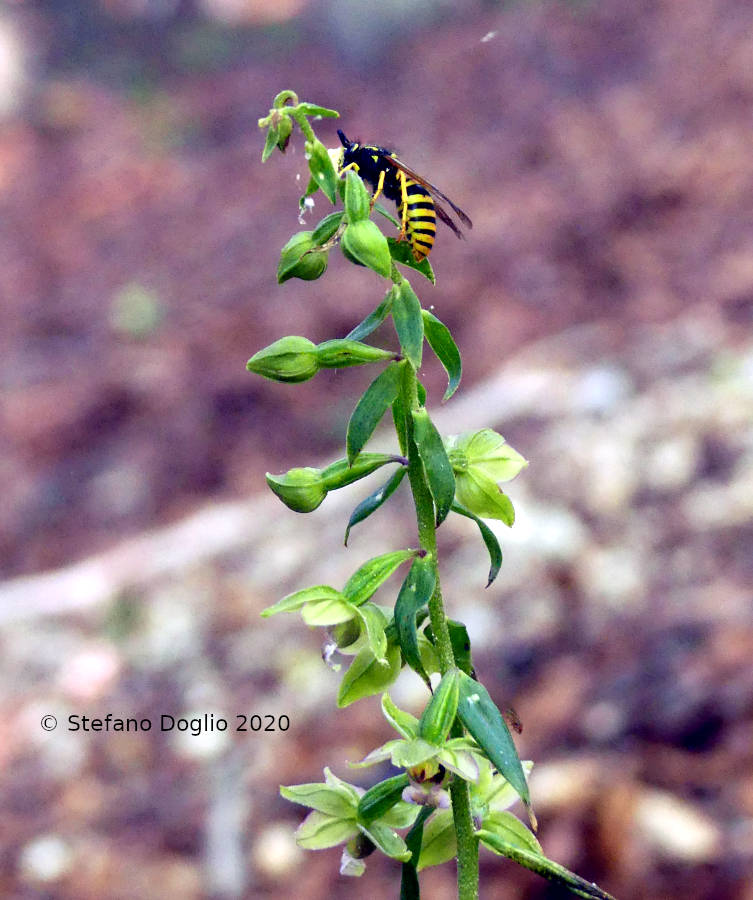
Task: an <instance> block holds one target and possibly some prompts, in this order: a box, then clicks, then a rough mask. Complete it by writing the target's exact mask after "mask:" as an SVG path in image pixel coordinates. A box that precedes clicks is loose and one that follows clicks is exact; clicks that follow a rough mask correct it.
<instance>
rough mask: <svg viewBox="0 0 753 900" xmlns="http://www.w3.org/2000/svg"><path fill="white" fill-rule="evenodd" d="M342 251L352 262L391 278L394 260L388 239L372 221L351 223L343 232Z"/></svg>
mask: <svg viewBox="0 0 753 900" xmlns="http://www.w3.org/2000/svg"><path fill="white" fill-rule="evenodd" d="M340 249H341V250H342V251H343V253H344V254H345V256H346V257H347V258H348V259H349V260H350V261H351V262H354V263H357V264H358V265H359V266H368V267H369V268H370V269H373V270H374V271H375V272H377V273H378V274H379V275H383V276H384V277H385V278H389V277H390V272H391V271H392V258H391V257H390V248H389V246H388V244H387V238H386V237H385V236H384V235H383V234H382V232H381V231H380V230H379V229H378V228H377V226H376V225H375V224H374V223H373V222H372V221H371V220H370V219H364V220H363V221H359V222H351V223H350V224H349V225H348V227H347V228H346V229H345V231H344V232H343V236H342V240H341V241H340Z"/></svg>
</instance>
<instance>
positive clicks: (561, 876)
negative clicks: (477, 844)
mask: <svg viewBox="0 0 753 900" xmlns="http://www.w3.org/2000/svg"><path fill="white" fill-rule="evenodd" d="M476 834H477V836H478V838H479V840H480V841H482V842H483V843H484V844H485V845H486V846H487V847H488V848H489V849H490V850H493V851H494V852H495V853H498V854H500V856H506V857H507V858H508V859H512V860H513V861H514V862H516V863H518V865H520V866H523V867H524V868H526V869H530V870H531V871H532V872H536V873H537V874H538V875H542V876H543V877H544V878H548V879H549V880H550V881H554V882H555V883H557V884H562V885H564V886H565V887H566V888H567V889H568V890H569V891H571V892H572V893H573V894H576V895H577V896H578V897H586V898H588V900H614V897H612V895H611V894H608V893H607V892H606V891H602V890H601V888H599V887H597V886H596V885H595V884H593V883H591V882H590V881H586V880H585V878H581V877H580V876H579V875H576V874H575V873H574V872H571V871H570V870H569V869H566V868H565V867H564V866H561V865H560V864H559V863H556V862H554V861H553V860H551V859H547V857H546V856H544V855H542V854H540V853H534V852H532V851H531V850H528V849H523V848H522V847H520V846H518V845H517V844H513V843H510V842H508V841H505V840H503V839H502V838H501V837H500V836H499V835H498V834H495V833H493V832H491V831H488V830H487V829H486V828H482V829H481V830H480V831H477V832H476Z"/></svg>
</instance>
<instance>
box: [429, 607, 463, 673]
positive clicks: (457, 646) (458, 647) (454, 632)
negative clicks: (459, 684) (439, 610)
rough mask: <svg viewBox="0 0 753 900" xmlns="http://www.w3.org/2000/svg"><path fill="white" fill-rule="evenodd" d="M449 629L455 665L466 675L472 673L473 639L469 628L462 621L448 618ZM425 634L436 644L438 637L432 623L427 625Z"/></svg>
mask: <svg viewBox="0 0 753 900" xmlns="http://www.w3.org/2000/svg"><path fill="white" fill-rule="evenodd" d="M447 629H448V631H449V632H450V643H451V644H452V655H453V656H454V657H455V665H456V666H457V667H458V668H459V669H460V670H461V671H463V672H465V674H466V675H472V674H473V663H472V662H471V639H470V638H469V637H468V629H467V628H466V627H465V625H463V623H462V622H456V621H455V620H454V619H448V620H447ZM424 635H425V636H426V637H427V638H428V639H429V640H430V641H431V643H432V644H434V645H436V638H435V637H434V631H433V630H432V627H431V625H427V626H426V628H425V629H424Z"/></svg>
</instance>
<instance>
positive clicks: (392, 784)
mask: <svg viewBox="0 0 753 900" xmlns="http://www.w3.org/2000/svg"><path fill="white" fill-rule="evenodd" d="M409 784H410V778H408V775H407V774H406V773H405V772H402V773H401V774H400V775H395V776H394V777H393V778H386V779H385V780H384V781H380V782H379V784H375V785H374V786H373V787H370V788H369V789H368V791H366V793H365V794H364V795H363V797H361V799H360V800H359V801H358V810H357V816H358V821H359V822H361V823H362V824H364V825H368V823H369V822H371V821H373V820H374V819H381V818H382V816H383V815H384V814H385V813H386V812H387V811H388V810H390V809H392V807H393V806H394V805H395V804H396V803H397V802H398V800H400V799H401V797H402V794H403V789H404V788H406V787H408V785H409Z"/></svg>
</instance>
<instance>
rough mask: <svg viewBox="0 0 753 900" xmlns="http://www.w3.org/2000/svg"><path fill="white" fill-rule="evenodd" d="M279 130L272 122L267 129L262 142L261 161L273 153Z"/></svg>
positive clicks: (264, 160)
mask: <svg viewBox="0 0 753 900" xmlns="http://www.w3.org/2000/svg"><path fill="white" fill-rule="evenodd" d="M279 134H280V133H279V131H278V128H277V126H276V125H274V124H272V125H270V126H269V128H268V129H267V140H266V141H265V142H264V149H263V150H262V154H261V161H262V162H263V163H265V162H266V161H267V160H268V159H269V157H270V156H271V155H272V154H273V153H274V150H275V147H276V146H277V139H278V137H279Z"/></svg>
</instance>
